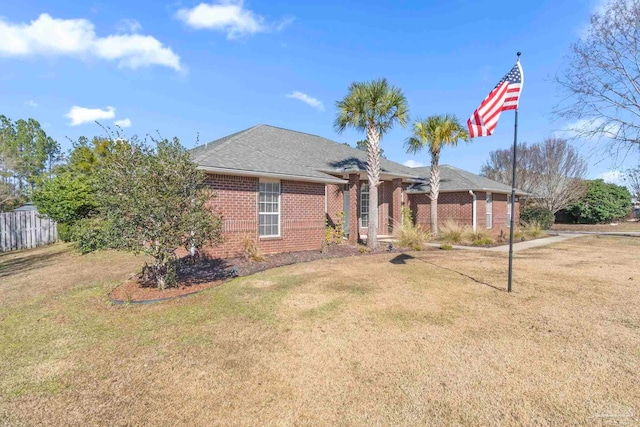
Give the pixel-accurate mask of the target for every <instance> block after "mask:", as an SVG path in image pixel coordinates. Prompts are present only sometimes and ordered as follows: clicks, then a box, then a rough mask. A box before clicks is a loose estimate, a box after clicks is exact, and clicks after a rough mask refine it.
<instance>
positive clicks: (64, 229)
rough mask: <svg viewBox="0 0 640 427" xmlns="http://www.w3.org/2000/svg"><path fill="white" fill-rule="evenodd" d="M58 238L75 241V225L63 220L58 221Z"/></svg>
mask: <svg viewBox="0 0 640 427" xmlns="http://www.w3.org/2000/svg"><path fill="white" fill-rule="evenodd" d="M58 239H60V240H62V241H63V242H71V241H73V227H72V226H71V225H69V224H64V223H62V222H61V223H58Z"/></svg>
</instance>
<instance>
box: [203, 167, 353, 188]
mask: <svg viewBox="0 0 640 427" xmlns="http://www.w3.org/2000/svg"><path fill="white" fill-rule="evenodd" d="M198 169H199V170H203V171H205V172H211V173H219V174H223V175H239V176H254V177H258V178H275V179H283V180H291V181H303V182H318V183H322V184H347V183H348V182H349V181H346V180H344V179H340V178H334V177H327V178H319V177H311V176H304V175H289V174H282V173H273V172H257V171H248V170H241V169H228V168H219V167H212V166H198Z"/></svg>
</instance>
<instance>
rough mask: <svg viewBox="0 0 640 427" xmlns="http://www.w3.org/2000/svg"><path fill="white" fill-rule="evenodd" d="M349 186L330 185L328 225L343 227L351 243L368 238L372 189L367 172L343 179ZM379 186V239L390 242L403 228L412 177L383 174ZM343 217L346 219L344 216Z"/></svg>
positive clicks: (328, 186) (327, 192) (328, 191)
mask: <svg viewBox="0 0 640 427" xmlns="http://www.w3.org/2000/svg"><path fill="white" fill-rule="evenodd" d="M343 179H345V181H348V183H347V184H343V185H339V184H327V190H326V195H327V210H326V211H327V222H328V224H329V225H335V224H337V223H338V222H339V221H342V222H343V224H344V228H345V232H346V234H347V238H348V240H349V242H351V243H357V242H358V241H360V240H364V239H366V237H367V235H368V229H369V201H370V188H369V185H368V180H367V175H366V172H357V173H356V172H353V173H349V174H345V176H343ZM380 180H381V182H380V185H379V186H378V238H379V239H390V238H391V236H392V235H393V232H394V230H395V229H396V228H397V227H399V226H401V225H402V207H403V206H404V205H405V202H406V200H405V199H406V194H405V193H406V189H407V187H408V185H409V183H410V182H411V181H410V178H408V177H399V176H396V175H389V174H384V173H383V174H381V175H380ZM341 215H343V217H341Z"/></svg>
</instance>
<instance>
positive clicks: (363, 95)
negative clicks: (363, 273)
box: [334, 79, 409, 249]
mask: <svg viewBox="0 0 640 427" xmlns="http://www.w3.org/2000/svg"><path fill="white" fill-rule="evenodd" d="M336 106H337V107H338V114H337V116H336V121H335V125H334V126H335V129H336V131H337V132H339V133H341V132H343V131H344V130H345V129H346V128H348V127H351V128H354V129H357V130H360V131H363V132H366V135H367V141H368V144H367V177H368V179H369V226H368V232H367V246H369V248H371V249H375V248H376V247H377V245H378V185H379V184H380V139H381V138H382V136H383V135H384V134H385V133H386V132H388V131H389V130H390V129H391V128H392V127H393V125H394V124H396V123H399V124H400V125H401V126H406V125H407V123H408V122H409V107H408V105H407V99H406V98H405V96H404V94H403V93H402V91H401V90H400V89H399V88H397V87H395V86H392V85H390V84H389V82H387V79H378V80H373V81H370V82H354V83H351V86H349V91H348V93H347V95H346V96H345V97H344V99H343V100H342V101H338V102H336Z"/></svg>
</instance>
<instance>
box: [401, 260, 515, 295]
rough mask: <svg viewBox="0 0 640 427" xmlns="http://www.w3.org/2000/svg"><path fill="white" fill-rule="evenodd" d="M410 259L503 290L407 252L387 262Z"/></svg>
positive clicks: (405, 261) (402, 262)
mask: <svg viewBox="0 0 640 427" xmlns="http://www.w3.org/2000/svg"><path fill="white" fill-rule="evenodd" d="M411 259H415V260H418V261H422V262H424V263H425V264H429V265H432V266H434V267H437V268H441V269H443V270H447V271H450V272H452V273H456V274H459V275H460V276H462V277H466V278H467V279H469V280H472V281H474V282H476V283H478V284H480V285H484V286H488V287H490V288H492V289H495V290H497V291H504V289H503V288H499V287H497V286H495V285H492V284H491V283H487V282H483V281H482V280H479V279H476V278H475V277H473V276H469V275H468V274H466V273H463V272H461V271H458V270H454V269H452V268H448V267H443V266H441V265H438V264H436V263H433V262H431V261H427V260H426V259H424V258H416V257H414V256H412V255H408V254H400V255H398V256H395V257H394V258H392V259H391V260H390V261H389V262H390V263H391V264H395V265H403V264H406V263H407V261H408V260H411Z"/></svg>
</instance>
